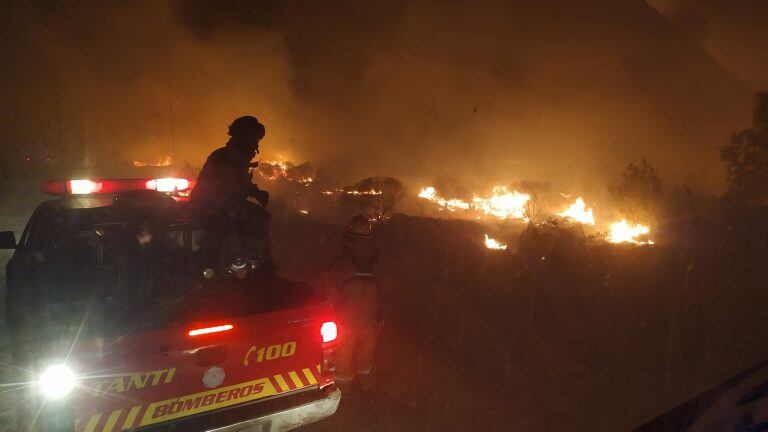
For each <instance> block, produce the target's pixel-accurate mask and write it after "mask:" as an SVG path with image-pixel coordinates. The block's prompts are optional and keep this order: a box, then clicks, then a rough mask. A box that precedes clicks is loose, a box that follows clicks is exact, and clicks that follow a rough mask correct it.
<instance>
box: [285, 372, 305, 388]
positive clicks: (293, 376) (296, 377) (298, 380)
mask: <svg viewBox="0 0 768 432" xmlns="http://www.w3.org/2000/svg"><path fill="white" fill-rule="evenodd" d="M288 376H289V377H291V379H292V380H293V383H294V384H295V385H296V388H302V387H305V386H304V383H303V382H301V378H299V375H298V374H297V373H296V372H294V371H290V372H288Z"/></svg>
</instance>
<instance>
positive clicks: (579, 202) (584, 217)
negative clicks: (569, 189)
mask: <svg viewBox="0 0 768 432" xmlns="http://www.w3.org/2000/svg"><path fill="white" fill-rule="evenodd" d="M557 215H558V216H562V217H564V218H566V219H572V220H574V221H576V222H580V223H583V224H586V225H594V224H595V216H594V215H593V214H592V209H591V208H590V209H588V208H587V204H586V203H584V200H583V199H582V198H581V197H578V198H576V202H574V203H573V204H571V206H570V207H568V208H567V209H565V211H563V212H562V213H558V214H557Z"/></svg>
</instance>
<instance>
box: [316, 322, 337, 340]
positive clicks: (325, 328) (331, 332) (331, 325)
mask: <svg viewBox="0 0 768 432" xmlns="http://www.w3.org/2000/svg"><path fill="white" fill-rule="evenodd" d="M320 334H321V335H322V336H323V343H328V342H333V341H335V340H336V338H337V337H339V329H338V327H336V323H335V322H333V321H326V322H324V323H323V325H321V326H320Z"/></svg>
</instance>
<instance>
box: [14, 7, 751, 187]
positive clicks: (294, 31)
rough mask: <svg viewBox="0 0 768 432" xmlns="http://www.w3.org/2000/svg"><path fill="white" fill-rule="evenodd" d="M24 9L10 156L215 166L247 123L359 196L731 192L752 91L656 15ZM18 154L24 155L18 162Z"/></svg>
mask: <svg viewBox="0 0 768 432" xmlns="http://www.w3.org/2000/svg"><path fill="white" fill-rule="evenodd" d="M511 3H512V2H505V1H492V0H491V1H480V2H442V3H441V4H439V5H438V4H436V3H434V2H428V1H408V2H406V1H404V0H396V1H391V2H361V1H353V0H334V1H332V2H322V3H317V2H312V1H302V0H293V1H262V2H249V1H232V0H230V1H220V2H201V1H193V0H187V1H184V0H179V1H173V2H165V3H164V2H154V1H137V2H130V3H114V4H112V3H109V4H108V3H103V2H93V3H86V4H79V5H71V4H66V5H65V4H64V3H56V2H54V3H51V2H40V3H28V4H25V5H17V4H13V5H6V6H5V13H4V14H3V18H2V20H3V22H2V27H3V29H4V30H5V32H6V33H7V36H8V37H7V38H5V39H4V42H2V44H3V46H2V49H3V51H4V53H3V54H4V57H5V58H8V59H12V61H11V62H9V63H10V66H11V67H9V68H7V70H4V71H3V72H1V73H2V75H3V76H2V80H3V81H2V85H3V87H4V88H3V91H4V94H8V95H9V96H8V97H7V98H5V99H4V100H3V101H2V102H0V110H1V112H2V114H3V117H4V118H5V119H6V121H5V122H3V124H2V126H0V128H1V129H0V139H2V145H3V150H4V151H6V152H11V149H18V148H20V147H29V148H35V149H37V148H39V149H40V151H48V150H47V149H54V150H55V151H56V152H58V153H59V154H61V155H62V157H65V156H66V157H71V158H77V159H78V160H85V159H86V158H87V159H88V160H89V161H90V162H91V165H92V166H100V165H99V163H100V162H101V161H104V160H125V161H130V160H133V159H151V158H157V157H161V156H163V155H165V154H169V153H171V152H174V153H175V155H176V157H177V159H179V160H185V161H189V162H190V163H191V164H192V165H197V166H199V165H201V164H202V162H203V160H204V158H205V156H206V155H207V153H209V152H210V151H211V150H212V149H214V148H216V147H218V146H220V145H222V144H223V142H224V141H225V140H226V136H225V131H226V126H227V124H228V123H229V122H230V121H231V120H232V118H234V117H235V116H238V115H242V114H254V115H256V116H258V117H259V118H260V119H262V120H263V121H264V123H265V124H266V125H267V137H266V139H265V140H264V142H263V143H262V149H263V151H264V152H265V156H267V157H274V156H276V155H277V154H280V155H283V156H285V157H286V158H289V159H291V160H294V161H295V162H298V163H300V162H303V161H306V160H311V161H313V163H314V164H315V165H316V166H318V167H320V168H321V170H322V171H321V172H322V173H325V174H326V175H329V176H332V177H335V178H337V179H338V181H339V182H340V183H342V184H346V183H348V182H349V181H352V180H354V179H359V178H362V177H367V176H372V175H390V176H396V177H400V178H402V179H403V180H404V181H406V182H408V183H411V184H412V185H413V186H414V187H416V186H420V185H421V184H423V183H426V182H432V181H433V180H434V179H435V178H454V179H457V180H458V181H459V182H463V183H468V184H476V185H482V186H485V185H488V184H490V183H491V182H505V181H507V182H512V181H515V180H520V179H532V180H545V181H550V182H552V183H553V185H555V187H556V188H558V190H560V189H562V190H563V191H564V192H572V190H571V189H573V190H575V191H576V192H578V189H589V188H591V189H597V188H599V187H602V186H603V185H604V184H605V182H606V181H607V180H609V179H610V178H612V177H614V176H617V175H618V174H619V173H620V172H621V170H622V168H623V166H624V165H626V163H627V162H629V161H631V160H640V159H641V158H643V157H647V158H648V159H649V160H650V161H651V162H653V163H654V164H655V165H656V166H657V167H658V168H659V169H660V171H661V172H662V175H663V176H664V177H665V178H668V179H670V180H671V181H679V180H682V179H685V178H689V177H690V178H693V179H694V180H695V181H697V182H699V183H700V184H702V185H703V186H705V187H709V188H712V189H715V188H718V187H720V186H721V182H722V180H721V179H722V175H721V174H720V171H719V170H720V167H719V163H718V161H717V159H716V154H717V153H716V151H715V148H716V146H718V145H721V144H723V143H724V142H726V140H727V138H728V136H729V134H730V133H731V132H733V131H734V130H736V129H739V128H741V127H742V126H743V125H745V124H748V122H749V119H750V113H749V109H750V103H751V99H750V94H749V93H750V92H749V90H748V89H747V88H746V87H745V86H744V85H742V84H741V82H740V81H739V80H737V79H735V78H734V77H733V76H732V75H731V74H730V72H728V71H727V70H726V69H724V68H722V67H721V66H720V65H719V64H718V63H717V62H715V61H714V60H712V58H711V57H709V56H708V55H707V53H706V52H705V51H703V50H701V49H700V47H698V46H697V45H696V44H695V43H694V42H692V41H691V39H690V38H688V37H685V35H684V34H682V33H681V32H680V31H679V30H678V29H676V28H675V27H673V26H672V25H671V24H670V23H669V22H668V21H667V20H666V19H664V18H663V17H662V16H660V15H659V14H658V13H656V12H655V11H654V10H653V9H652V8H651V7H649V6H648V5H647V4H646V3H645V2H643V1H640V0H629V1H624V2H615V1H608V0H590V1H587V0H584V1H577V2H574V1H566V0H563V1H559V2H534V1H531V2H525V3H523V2H514V4H511ZM11 153H12V152H11Z"/></svg>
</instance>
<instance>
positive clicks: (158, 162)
mask: <svg viewBox="0 0 768 432" xmlns="http://www.w3.org/2000/svg"><path fill="white" fill-rule="evenodd" d="M171 164H173V158H171V157H170V156H165V157H162V158H160V159H154V160H149V161H139V160H135V161H133V166H135V167H136V168H139V167H164V166H170V165H171Z"/></svg>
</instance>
